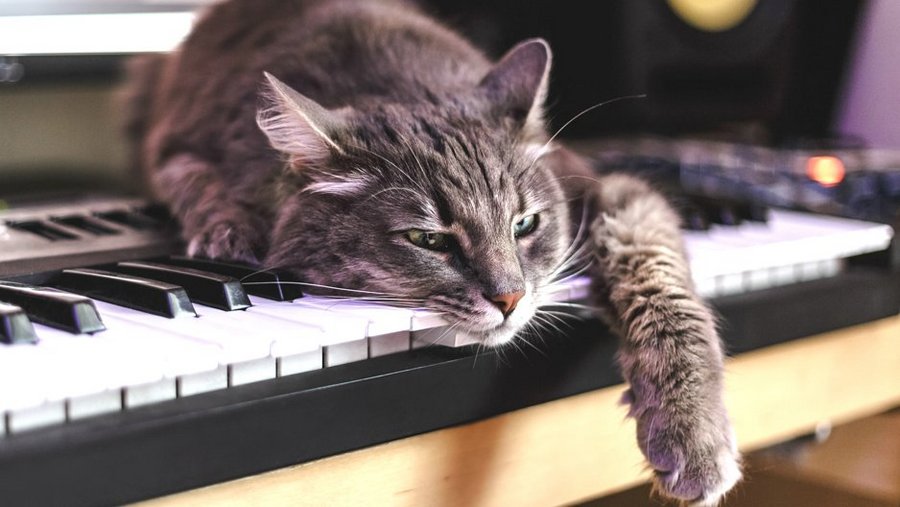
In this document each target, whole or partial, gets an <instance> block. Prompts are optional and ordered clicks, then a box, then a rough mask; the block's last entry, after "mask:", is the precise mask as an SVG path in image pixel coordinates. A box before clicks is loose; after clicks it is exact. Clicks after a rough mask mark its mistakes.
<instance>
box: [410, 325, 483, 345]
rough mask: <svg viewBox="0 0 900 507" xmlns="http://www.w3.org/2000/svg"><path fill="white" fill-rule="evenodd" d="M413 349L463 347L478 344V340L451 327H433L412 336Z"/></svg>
mask: <svg viewBox="0 0 900 507" xmlns="http://www.w3.org/2000/svg"><path fill="white" fill-rule="evenodd" d="M412 335H413V336H412V348H414V349H419V348H422V347H431V346H433V345H442V346H444V347H462V346H465V345H472V344H474V343H478V341H477V340H475V339H474V338H472V337H471V336H469V335H467V334H465V333H464V332H462V331H459V330H457V329H453V328H451V327H450V326H441V327H431V328H428V329H422V330H419V331H414V332H413V334H412Z"/></svg>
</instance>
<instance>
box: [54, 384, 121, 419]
mask: <svg viewBox="0 0 900 507" xmlns="http://www.w3.org/2000/svg"><path fill="white" fill-rule="evenodd" d="M120 410H122V391H121V390H119V389H116V390H108V391H103V392H99V393H94V394H88V395H84V396H76V397H73V398H70V399H69V400H67V402H66V417H67V419H68V420H70V421H76V420H79V419H85V418H87V417H94V416H98V415H102V414H108V413H112V412H118V411H120Z"/></svg>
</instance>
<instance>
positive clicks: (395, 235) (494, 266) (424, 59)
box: [127, 0, 740, 504]
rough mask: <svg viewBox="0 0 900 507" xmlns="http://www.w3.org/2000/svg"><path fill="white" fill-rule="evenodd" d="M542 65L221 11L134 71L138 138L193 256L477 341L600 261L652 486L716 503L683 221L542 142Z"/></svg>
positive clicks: (133, 130) (413, 18) (720, 442)
mask: <svg viewBox="0 0 900 507" xmlns="http://www.w3.org/2000/svg"><path fill="white" fill-rule="evenodd" d="M248 20H253V22H252V23H248ZM550 67H551V53H550V49H549V47H548V46H547V44H546V43H545V42H543V41H541V40H530V41H525V42H523V43H521V44H519V45H517V46H516V47H514V48H513V49H511V50H510V51H509V52H508V53H507V54H506V55H505V56H503V57H502V58H500V59H499V60H497V61H492V60H491V59H489V58H487V57H486V56H485V55H483V54H482V53H481V52H480V51H478V50H477V49H476V48H474V47H472V46H471V44H469V43H468V42H466V41H465V40H463V39H462V38H460V37H459V36H458V35H457V34H455V33H454V32H452V31H450V30H448V29H447V28H445V27H443V26H441V25H439V24H438V23H436V22H435V21H433V20H431V19H429V18H427V17H426V16H424V15H422V14H421V13H419V12H418V11H417V10H416V8H415V7H414V6H412V5H410V4H407V3H406V2H404V1H402V0H384V1H378V2H375V1H365V0H295V1H291V2H287V1H284V0H228V1H227V2H225V3H222V4H218V5H216V6H213V7H212V8H211V9H210V10H209V11H208V12H207V13H206V14H205V15H204V17H203V18H202V19H201V20H200V21H199V22H198V24H197V25H196V27H195V30H194V32H193V33H192V34H191V35H190V36H189V37H188V38H187V40H186V41H185V43H184V44H183V46H182V47H181V49H180V50H179V51H177V52H175V53H174V54H172V55H169V56H167V57H153V59H152V61H150V60H148V61H145V62H144V64H136V65H134V66H133V70H134V74H133V80H132V81H133V82H132V88H131V89H132V93H131V95H130V107H129V111H130V114H131V115H132V118H131V119H130V120H129V121H128V124H127V125H128V132H129V134H130V135H131V136H132V138H133V139H134V145H135V153H136V159H137V161H138V164H139V165H140V166H141V167H142V170H143V173H144V174H145V176H146V178H147V181H148V182H149V186H150V191H151V192H152V193H153V195H154V196H155V197H156V198H157V199H159V200H161V201H163V202H165V203H167V204H168V205H169V207H170V208H171V209H172V211H173V213H174V214H175V215H176V216H177V217H178V219H179V220H180V222H181V225H182V231H183V235H184V238H185V240H186V242H187V244H188V250H189V253H190V254H191V255H198V256H206V257H215V258H230V259H238V260H244V261H249V262H260V263H261V264H262V265H263V266H264V267H278V268H283V269H289V270H292V271H294V272H296V273H297V274H298V275H300V276H301V277H302V278H303V279H305V280H306V281H308V282H309V284H310V290H311V291H313V292H316V291H319V292H322V293H324V294H332V295H344V296H346V295H348V294H350V295H353V296H355V297H357V298H362V299H365V300H377V301H384V302H389V303H391V304H398V305H410V306H420V307H427V308H431V309H434V310H438V311H441V312H444V313H445V314H446V315H448V317H449V318H450V319H451V321H452V325H453V327H454V328H459V329H464V330H466V331H467V332H468V333H470V334H472V335H473V336H475V337H477V338H478V339H479V340H480V341H481V342H482V344H483V345H484V346H500V345H503V344H509V343H513V344H515V343H517V342H519V341H521V340H523V339H524V337H523V332H524V331H525V330H527V329H529V328H530V327H533V326H535V325H536V323H539V322H540V321H541V319H542V318H548V317H547V315H550V314H549V313H545V314H542V313H541V312H544V311H545V310H541V309H540V308H539V307H540V305H541V300H542V297H543V296H544V295H545V293H546V291H548V289H550V288H552V287H553V284H554V283H556V282H557V281H559V280H560V279H561V278H563V277H565V276H566V275H567V274H570V273H571V272H573V271H578V270H584V269H588V266H589V265H590V269H591V273H592V275H593V277H594V281H595V293H596V297H597V301H598V303H599V305H600V307H601V308H602V309H603V315H604V316H605V317H606V319H607V320H608V322H609V323H610V325H611V326H612V327H613V328H614V329H615V330H617V331H618V332H619V334H620V335H621V336H622V346H621V353H620V356H619V357H620V364H621V367H622V371H623V373H624V375H625V377H626V379H627V380H628V383H629V384H630V391H629V394H628V395H627V401H628V402H629V403H630V404H631V414H632V415H633V416H634V417H635V418H636V420H637V422H638V444H639V446H640V448H641V450H642V451H643V452H644V454H645V455H646V456H647V459H648V461H649V463H650V465H651V466H652V467H653V468H654V470H656V473H657V484H658V486H659V489H660V491H661V492H663V493H665V494H667V495H670V496H674V497H676V498H680V499H683V500H686V501H690V502H696V503H698V504H712V503H715V502H716V501H717V499H718V498H720V497H721V496H722V495H723V494H724V493H725V491H727V490H728V489H729V488H730V487H731V486H732V485H733V484H734V483H735V482H736V481H737V479H738V478H739V477H740V471H739V469H738V465H737V462H738V458H737V452H736V450H735V446H734V439H733V437H732V436H731V430H730V425H729V423H728V419H727V415H726V413H725V410H724V407H723V404H722V399H721V391H722V352H721V350H720V344H719V339H718V336H717V333H716V329H715V325H714V321H713V318H712V315H711V313H710V311H709V310H708V309H707V308H706V307H705V306H704V305H703V303H702V301H700V300H699V299H698V298H697V296H696V295H695V294H694V292H693V290H692V288H691V283H690V276H689V273H688V268H687V263H686V261H685V258H684V252H683V249H682V246H681V242H680V239H679V234H678V220H677V217H676V216H675V215H674V214H673V213H672V211H671V210H670V208H669V207H668V206H667V205H666V203H665V202H664V201H663V199H662V198H661V197H660V196H659V195H658V194H656V193H654V192H653V191H652V190H651V189H649V188H648V187H647V186H646V185H644V184H643V183H641V182H638V181H636V180H634V179H632V178H628V177H624V176H606V177H603V178H598V177H597V176H596V175H595V174H593V173H592V172H591V171H590V169H589V168H588V167H587V165H586V163H585V161H584V160H582V159H580V158H579V157H577V156H575V155H574V154H572V153H571V152H570V151H568V150H566V149H565V148H563V147H561V146H559V145H558V144H556V143H552V142H550V139H551V138H550V136H549V135H548V133H547V132H546V129H545V126H544V123H543V117H544V109H543V101H544V98H545V96H546V93H547V86H548V74H549V69H550ZM523 224H530V225H529V226H528V227H525V225H523ZM417 231H418V233H422V234H424V233H428V234H429V236H428V237H429V238H431V239H432V240H434V241H435V243H434V245H437V246H429V247H427V248H426V247H425V246H423V244H421V243H416V241H414V239H413V238H414V237H418V236H416V235H414V234H412V233H415V232H417ZM522 231H524V232H522ZM438 240H440V241H438ZM429 244H431V243H429ZM504 298H505V299H504ZM510 298H513V299H515V302H516V303H517V304H515V305H514V306H515V307H514V308H513V309H510V308H509V307H507V306H503V305H500V304H499V303H498V301H500V300H501V299H502V300H503V301H508V300H511V299H510ZM506 304H507V303H504V305H506Z"/></svg>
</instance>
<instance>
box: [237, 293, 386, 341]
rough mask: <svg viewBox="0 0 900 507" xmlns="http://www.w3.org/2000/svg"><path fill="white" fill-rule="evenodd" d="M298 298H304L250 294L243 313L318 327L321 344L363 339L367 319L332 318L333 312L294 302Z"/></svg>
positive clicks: (367, 322)
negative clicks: (281, 299)
mask: <svg viewBox="0 0 900 507" xmlns="http://www.w3.org/2000/svg"><path fill="white" fill-rule="evenodd" d="M302 299H304V298H301V299H298V300H295V302H290V303H286V302H277V301H269V300H266V299H263V298H258V297H256V296H250V302H251V303H252V304H253V306H251V307H250V308H249V309H248V310H247V312H249V313H257V314H264V315H268V316H271V317H276V318H278V319H284V320H288V321H291V322H296V323H298V324H303V325H306V326H308V327H311V328H316V329H319V330H321V334H320V335H319V338H320V339H321V340H323V341H322V342H321V343H320V345H322V346H326V345H332V344H338V343H344V342H350V341H357V340H365V338H366V331H367V329H368V326H369V321H368V319H366V318H360V317H352V316H347V317H345V318H339V319H338V318H335V315H336V314H335V313H333V312H330V311H328V310H324V309H322V308H318V307H316V306H312V305H305V304H299V303H297V301H301V300H302Z"/></svg>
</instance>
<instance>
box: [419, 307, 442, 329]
mask: <svg viewBox="0 0 900 507" xmlns="http://www.w3.org/2000/svg"><path fill="white" fill-rule="evenodd" d="M449 324H450V323H449V322H447V320H446V319H444V316H443V314H442V313H440V312H435V311H433V310H425V309H414V310H413V317H412V327H411V329H412V331H421V330H423V329H429V328H437V327H445V326H448V325H449Z"/></svg>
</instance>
